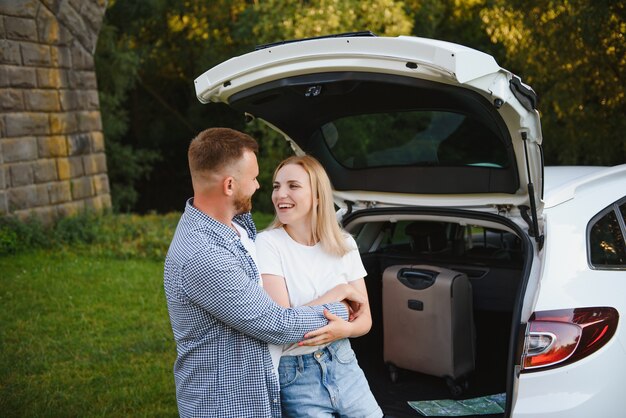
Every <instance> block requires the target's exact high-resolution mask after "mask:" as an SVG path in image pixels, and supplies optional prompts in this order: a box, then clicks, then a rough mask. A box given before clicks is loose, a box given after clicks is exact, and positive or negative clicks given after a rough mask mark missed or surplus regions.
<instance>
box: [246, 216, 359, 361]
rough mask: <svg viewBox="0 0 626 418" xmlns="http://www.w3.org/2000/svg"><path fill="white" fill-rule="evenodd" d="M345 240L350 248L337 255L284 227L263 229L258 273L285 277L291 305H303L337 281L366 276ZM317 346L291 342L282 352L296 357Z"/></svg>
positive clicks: (351, 244) (352, 244)
mask: <svg viewBox="0 0 626 418" xmlns="http://www.w3.org/2000/svg"><path fill="white" fill-rule="evenodd" d="M346 242H347V244H348V246H349V247H350V248H352V251H350V252H349V253H347V254H346V255H344V256H343V257H339V256H335V255H331V254H328V253H327V252H325V251H324V250H323V249H322V247H321V245H320V244H319V243H318V244H316V245H313V246H307V245H303V244H300V243H298V242H296V241H294V240H293V239H292V238H291V237H290V236H289V234H287V232H286V231H285V230H284V229H283V228H276V229H272V230H269V231H263V232H261V233H260V234H259V235H258V236H257V239H256V249H257V257H258V263H257V265H258V267H259V272H260V273H261V274H273V275H276V276H281V277H284V278H285V283H286V284H287V290H288V292H289V302H290V303H291V306H292V307H298V306H302V305H306V304H307V303H309V302H310V301H312V300H314V299H317V298H318V297H320V296H322V295H323V294H324V293H326V292H327V291H329V290H330V289H332V288H333V287H335V286H336V285H338V284H341V283H348V282H351V281H354V280H358V279H361V278H363V277H365V276H366V275H367V272H366V271H365V268H364V267H363V262H362V261H361V256H360V255H359V250H358V247H357V245H356V242H355V241H354V238H352V236H350V235H349V234H346ZM270 346H271V344H270ZM319 348H320V346H317V347H300V346H298V345H297V344H291V345H286V346H284V347H283V353H282V355H289V356H299V355H303V354H309V353H312V352H314V351H316V350H318V349H319ZM275 364H277V363H275Z"/></svg>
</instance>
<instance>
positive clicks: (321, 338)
mask: <svg viewBox="0 0 626 418" xmlns="http://www.w3.org/2000/svg"><path fill="white" fill-rule="evenodd" d="M324 316H325V317H326V319H328V325H326V326H323V327H322V328H318V329H316V330H315V331H311V332H309V333H307V334H305V335H304V338H305V339H304V340H303V341H300V342H299V343H298V345H302V346H313V345H321V344H326V343H331V342H333V341H335V340H340V339H342V338H347V337H350V336H351V334H352V331H353V325H352V324H351V323H350V322H348V321H344V320H343V319H341V318H340V317H338V316H337V315H334V314H332V313H331V312H330V311H329V310H327V309H324Z"/></svg>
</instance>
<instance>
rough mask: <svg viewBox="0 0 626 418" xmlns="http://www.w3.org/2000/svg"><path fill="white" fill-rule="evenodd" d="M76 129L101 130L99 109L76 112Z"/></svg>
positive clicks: (84, 130) (85, 130)
mask: <svg viewBox="0 0 626 418" xmlns="http://www.w3.org/2000/svg"><path fill="white" fill-rule="evenodd" d="M76 117H77V119H78V129H79V130H80V131H81V132H90V131H101V130H102V119H101V118H100V112H99V111H86V112H76Z"/></svg>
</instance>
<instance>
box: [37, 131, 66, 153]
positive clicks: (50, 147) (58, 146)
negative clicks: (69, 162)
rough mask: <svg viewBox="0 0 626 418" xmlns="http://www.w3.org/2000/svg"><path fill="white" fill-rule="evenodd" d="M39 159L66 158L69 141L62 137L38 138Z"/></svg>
mask: <svg viewBox="0 0 626 418" xmlns="http://www.w3.org/2000/svg"><path fill="white" fill-rule="evenodd" d="M37 150H38V152H37V153H38V155H39V158H50V157H66V156H67V141H66V139H65V137H64V136H62V135H55V136H42V137H39V138H37Z"/></svg>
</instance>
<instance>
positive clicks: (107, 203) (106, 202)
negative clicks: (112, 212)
mask: <svg viewBox="0 0 626 418" xmlns="http://www.w3.org/2000/svg"><path fill="white" fill-rule="evenodd" d="M100 200H101V201H102V208H103V209H111V207H112V206H113V204H112V203H111V195H110V194H104V195H101V196H100Z"/></svg>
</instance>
